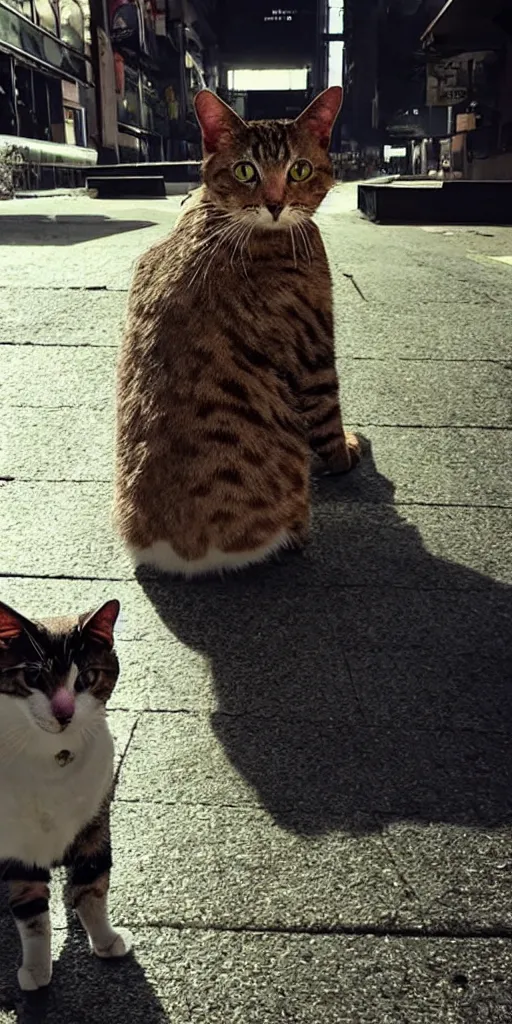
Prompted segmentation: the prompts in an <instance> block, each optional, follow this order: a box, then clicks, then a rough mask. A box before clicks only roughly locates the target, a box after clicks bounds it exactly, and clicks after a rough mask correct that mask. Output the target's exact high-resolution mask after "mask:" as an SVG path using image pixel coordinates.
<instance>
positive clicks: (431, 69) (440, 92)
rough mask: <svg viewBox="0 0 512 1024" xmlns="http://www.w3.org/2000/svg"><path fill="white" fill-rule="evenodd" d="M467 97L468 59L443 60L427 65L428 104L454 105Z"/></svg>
mask: <svg viewBox="0 0 512 1024" xmlns="http://www.w3.org/2000/svg"><path fill="white" fill-rule="evenodd" d="M467 97H468V65H467V61H461V60H441V61H437V62H436V63H435V64H428V65H427V106H429V107H452V106H455V105H456V104H457V103H463V102H464V100H466V99H467Z"/></svg>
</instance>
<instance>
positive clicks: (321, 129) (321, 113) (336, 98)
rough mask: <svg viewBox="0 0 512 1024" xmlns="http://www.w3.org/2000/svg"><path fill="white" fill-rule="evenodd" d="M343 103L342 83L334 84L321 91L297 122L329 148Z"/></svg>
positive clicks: (320, 143)
mask: <svg viewBox="0 0 512 1024" xmlns="http://www.w3.org/2000/svg"><path fill="white" fill-rule="evenodd" d="M342 103H343V89H342V88H341V86H340V85H332V86H331V87H330V89H325V91H324V92H321V93H320V95H319V96H317V97H316V99H314V100H313V102H312V103H310V104H309V107H306V109H305V110H304V111H303V112H302V114H299V116H298V118H297V119H296V121H295V124H296V125H298V127H299V128H303V129H305V130H306V131H308V132H309V133H310V135H313V136H314V138H315V139H316V141H317V142H318V143H319V145H320V146H322V148H323V149H328V148H329V142H330V141H331V135H332V129H333V127H334V122H335V120H336V118H337V116H338V114H339V112H340V110H341V104H342Z"/></svg>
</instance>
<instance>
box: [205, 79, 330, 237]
mask: <svg viewBox="0 0 512 1024" xmlns="http://www.w3.org/2000/svg"><path fill="white" fill-rule="evenodd" d="M342 97H343V90H342V89H341V88H339V87H338V86H333V87H332V88H330V89H326V90H325V92H323V93H321V94H320V96H317V98H316V99H315V100H313V102H312V103H311V104H310V105H309V107H307V109H306V110H305V111H304V112H303V113H302V114H301V115H300V116H299V117H298V118H297V119H296V120H295V121H248V122H246V121H243V120H242V119H241V118H240V117H239V116H238V114H236V113H235V112H234V111H233V110H231V108H230V107H228V106H227V105H226V104H225V103H223V101H222V100H220V99H219V98H218V96H216V95H215V94H214V93H212V92H209V91H208V90H203V91H202V92H200V93H198V94H197V96H196V99H195V106H196V113H197V118H198V121H199V124H200V126H201V132H202V136H203V151H204V164H203V179H204V183H205V186H206V189H207V192H208V198H209V199H210V200H211V202H213V203H214V204H215V205H216V206H217V207H219V208H220V209H221V210H222V211H223V212H225V213H227V214H230V215H231V216H232V217H233V219H236V220H240V221H241V222H243V223H246V224H253V225H254V227H255V228H256V229H261V230H276V229H277V230H279V229H284V228H290V227H293V226H294V225H296V224H298V225H300V224H301V223H303V222H304V221H307V220H308V219H309V218H310V217H312V216H313V214H314V212H315V210H316V209H317V207H318V206H319V205H320V203H321V202H322V199H324V197H325V196H326V194H327V192H328V191H329V189H330V188H331V186H332V185H333V176H332V167H331V161H330V158H329V141H330V137H331V132H332V128H333V125H334V122H335V120H336V117H337V115H338V112H339V110H340V107H341V102H342Z"/></svg>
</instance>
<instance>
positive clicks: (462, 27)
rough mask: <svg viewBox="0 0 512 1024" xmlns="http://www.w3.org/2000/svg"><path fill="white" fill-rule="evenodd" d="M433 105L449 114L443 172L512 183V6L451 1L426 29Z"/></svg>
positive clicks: (498, 0) (500, 1) (502, 1)
mask: <svg viewBox="0 0 512 1024" xmlns="http://www.w3.org/2000/svg"><path fill="white" fill-rule="evenodd" d="M422 42H423V46H424V51H425V57H426V61H427V102H429V103H430V104H432V109H443V110H445V111H447V117H448V126H447V133H446V137H445V138H444V139H443V140H442V152H441V153H440V170H442V171H443V172H445V173H450V174H455V175H460V176H461V177H464V178H469V179H473V180H479V179H480V180H482V179H485V178H488V179H499V178H502V179H503V178H505V179H509V178H512V4H511V3H510V0H486V2H485V3H481V2H480V0H450V2H448V3H446V4H445V5H444V7H443V8H442V10H441V11H440V12H439V13H438V15H437V17H435V18H434V19H433V20H432V21H431V23H430V24H429V25H428V26H427V27H426V29H425V31H424V33H423V36H422Z"/></svg>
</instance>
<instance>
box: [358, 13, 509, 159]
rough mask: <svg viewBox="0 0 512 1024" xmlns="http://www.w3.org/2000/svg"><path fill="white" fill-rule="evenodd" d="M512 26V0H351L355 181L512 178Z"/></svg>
mask: <svg viewBox="0 0 512 1024" xmlns="http://www.w3.org/2000/svg"><path fill="white" fill-rule="evenodd" d="M511 20H512V4H511V0H486V2H485V3H483V2H482V0H448V2H446V0H345V44H346V46H345V89H346V96H345V107H344V121H343V138H344V147H345V150H346V151H347V153H350V154H351V155H352V158H351V162H352V166H353V167H354V173H357V174H368V173H370V174H371V173H375V172H376V171H377V169H378V168H379V167H382V166H383V164H384V163H387V164H388V166H389V163H390V161H391V169H393V170H399V171H401V172H402V173H403V172H413V173H422V174H429V173H436V172H438V171H440V170H444V171H445V172H447V173H455V174H459V175H462V176H464V177H474V176H477V177H478V176H480V177H481V176H482V175H483V174H484V173H485V174H489V175H490V176H491V177H494V176H502V177H505V176H511V174H512V171H511V168H510V163H509V160H508V158H507V156H506V148H507V146H510V142H509V141H508V140H509V136H510V132H511V129H510V122H511V120H512V117H511V113H510V104H511V102H512V99H511V98H512V80H511V71H510V65H511V56H510V44H511V39H510V35H511V27H510V22H511ZM477 107H478V111H477V110H476V108H477ZM457 124H458V125H459V130H457ZM463 125H464V126H465V128H466V131H465V132H464V131H463V130H462V126H463ZM463 136H464V137H463ZM455 137H457V138H455ZM450 140H454V141H450ZM390 154H397V156H396V158H393V157H390ZM491 158H492V159H491ZM484 159H486V161H487V163H486V168H485V169H484V165H483V163H482V161H483V160H484ZM349 162H350V161H349Z"/></svg>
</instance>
